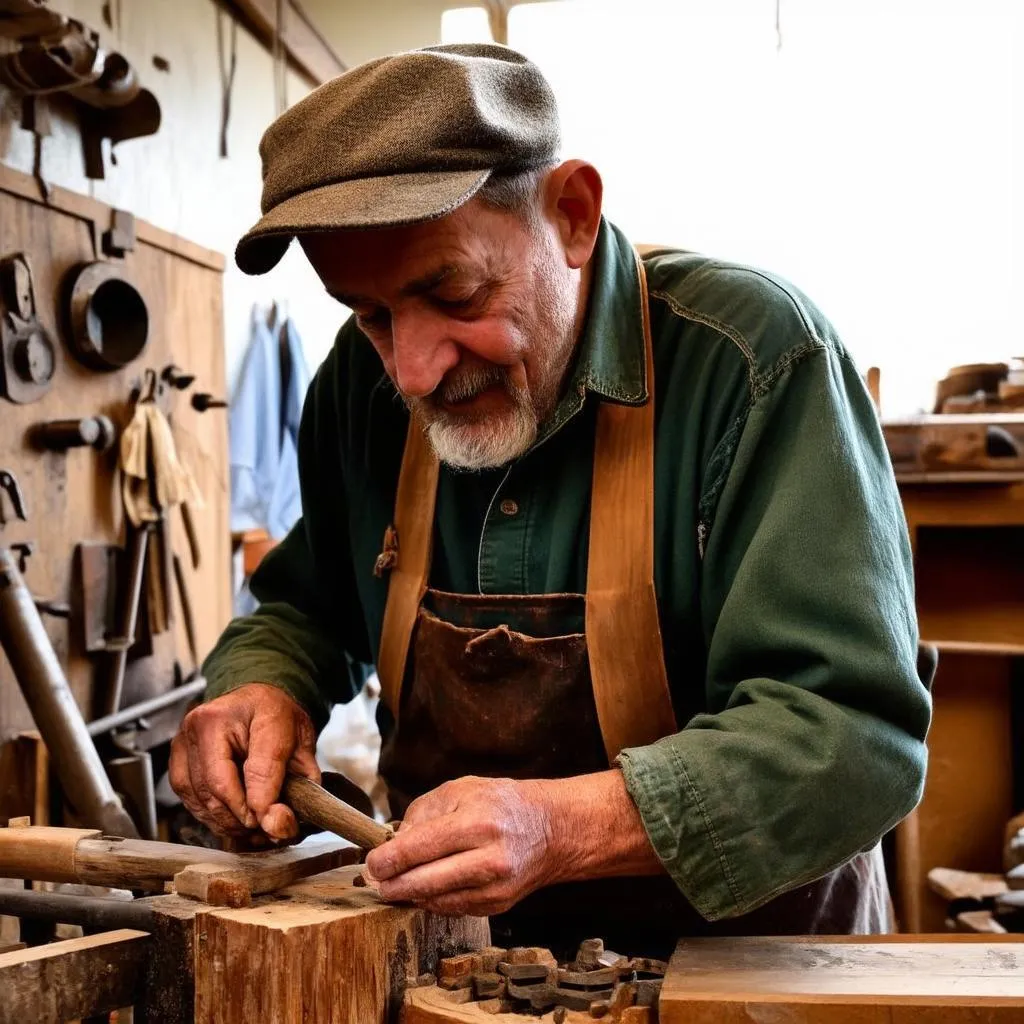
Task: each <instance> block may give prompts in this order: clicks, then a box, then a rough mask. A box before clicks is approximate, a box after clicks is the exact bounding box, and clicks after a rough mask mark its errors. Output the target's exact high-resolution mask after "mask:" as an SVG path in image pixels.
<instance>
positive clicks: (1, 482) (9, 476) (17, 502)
mask: <svg viewBox="0 0 1024 1024" xmlns="http://www.w3.org/2000/svg"><path fill="white" fill-rule="evenodd" d="M0 491H5V492H6V493H7V497H8V498H9V499H10V502H11V507H12V508H13V509H14V515H15V518H17V519H20V520H21V521H22V522H23V523H27V522H28V510H27V508H26V506H25V495H24V494H22V492H21V487H20V486H19V485H18V479H17V477H16V476H15V475H14V474H13V473H12V472H11V471H10V470H8V469H0ZM6 522H7V517H6V516H5V515H4V503H3V497H2V495H0V526H3V525H4V524H5V523H6Z"/></svg>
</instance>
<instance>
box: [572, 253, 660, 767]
mask: <svg viewBox="0 0 1024 1024" xmlns="http://www.w3.org/2000/svg"><path fill="white" fill-rule="evenodd" d="M636 266H637V273H638V275H639V278H640V306H641V310H642V317H643V330H644V351H645V353H646V365H647V391H648V398H647V402H646V403H645V404H644V405H641V406H627V405H614V404H612V403H610V402H604V403H602V404H601V408H600V409H599V411H598V415H597V437H596V442H595V445H594V483H593V492H592V496H591V499H590V550H589V554H588V561H587V604H586V633H587V651H588V653H589V657H590V674H591V678H592V679H593V685H594V702H595V704H596V705H597V717H598V721H599V722H600V725H601V736H602V738H603V739H604V745H605V750H606V751H607V753H608V760H609V762H611V761H612V760H614V758H615V757H616V756H617V755H618V754H619V752H620V751H621V750H622V749H623V748H624V747H632V746H643V745H645V744H648V743H653V742H654V741H655V740H658V739H661V737H663V736H668V735H670V734H671V733H674V732H676V731H677V726H676V717H675V712H674V711H673V709H672V701H671V698H670V696H669V689H668V675H667V673H666V671H665V657H664V653H663V650H662V645H661V628H660V626H659V623H658V602H657V598H656V596H655V591H654V352H653V344H652V341H651V324H650V313H649V310H648V299H647V276H646V274H645V272H644V265H643V263H642V262H641V260H640V258H639V256H637V258H636Z"/></svg>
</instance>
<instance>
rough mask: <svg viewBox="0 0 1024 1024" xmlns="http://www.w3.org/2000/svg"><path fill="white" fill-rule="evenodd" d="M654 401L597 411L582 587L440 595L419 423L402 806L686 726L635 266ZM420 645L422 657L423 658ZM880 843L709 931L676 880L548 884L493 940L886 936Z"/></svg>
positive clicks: (496, 925) (409, 482)
mask: <svg viewBox="0 0 1024 1024" xmlns="http://www.w3.org/2000/svg"><path fill="white" fill-rule="evenodd" d="M636 265H637V273H638V276H639V283H640V290H641V309H642V316H643V333H644V342H645V347H646V364H647V389H648V395H649V397H648V401H647V402H646V403H645V404H644V405H642V406H636V407H633V406H625V405H618V404H615V403H602V404H601V406H600V408H599V410H598V414H597V433H596V439H595V452H594V469H593V490H592V496H591V510H590V512H591V521H590V537H589V552H588V563H587V592H586V594H539V595H536V594H529V595H509V596H500V595H490V594H450V593H443V592H440V591H437V590H432V589H429V588H428V586H427V579H428V575H429V570H430V551H431V542H432V536H433V522H434V502H435V496H436V491H437V477H438V462H437V458H436V456H435V455H434V453H433V451H432V450H431V448H430V446H429V443H428V442H427V440H426V437H425V435H424V433H423V431H422V430H421V429H420V428H419V427H418V425H416V424H415V423H414V422H413V421H410V425H409V432H408V435H407V439H406V445H405V452H404V455H403V459H402V467H401V471H400V475H399V482H398V491H397V495H396V503H395V505H396V507H395V523H394V526H393V527H389V529H388V541H387V544H386V546H387V547H389V548H390V551H391V557H390V564H391V577H390V580H389V584H388V601H387V605H386V607H385V614H384V623H383V629H382V635H381V647H380V655H379V658H378V663H377V669H378V674H379V676H380V679H381V697H382V700H383V701H384V703H385V706H386V707H387V708H388V710H389V711H390V712H391V714H392V716H393V718H394V720H395V726H394V730H393V732H392V733H391V735H390V736H389V738H388V740H387V741H386V742H385V743H384V745H383V748H382V751H381V758H380V772H381V775H382V777H383V778H384V781H385V782H386V784H387V787H388V792H389V797H390V800H391V811H392V815H393V816H394V817H396V818H400V817H402V816H403V814H404V813H405V810H406V808H407V807H408V805H409V803H410V802H411V801H412V800H413V799H415V798H416V797H417V796H419V795H421V794H423V793H425V792H427V791H429V790H431V789H433V788H435V787H436V786H439V785H440V784H442V783H443V782H446V781H448V780H450V779H455V778H460V777H462V776H464V775H479V776H489V777H495V778H497V777H504V778H516V779H525V778H565V777H568V776H573V775H582V774H586V773H590V772H597V771H603V770H606V769H607V768H608V767H609V764H610V763H611V762H612V761H613V759H614V758H615V757H616V756H617V755H618V753H619V751H621V750H622V749H623V748H624V747H628V746H641V745H644V744H648V743H653V742H654V741H655V740H657V739H660V738H661V737H663V736H667V735H669V734H671V733H674V732H676V731H678V727H677V724H676V719H675V714H674V711H673V705H672V701H671V699H670V696H669V688H668V680H667V676H666V671H665V663H664V655H663V651H662V643H661V634H660V626H659V622H658V609H657V600H656V596H655V591H654V551H653V547H654V540H653V538H654V366H653V356H652V342H651V331H650V323H649V313H648V300H647V287H646V279H645V275H644V268H643V263H642V262H641V261H640V259H639V257H638V258H637V261H636ZM410 654H411V657H410ZM887 907H888V893H887V889H886V885H885V876H884V867H883V865H882V859H881V854H880V850H879V849H878V848H877V847H876V848H875V849H874V850H873V851H871V852H870V853H866V854H860V855H858V856H856V857H854V858H853V860H851V861H850V862H848V863H847V864H845V865H843V866H842V867H840V868H838V869H837V870H835V871H833V872H832V873H831V874H829V875H827V876H826V877H824V878H822V879H819V880H818V881H816V882H814V883H812V884H810V885H807V886H803V887H801V888H799V889H796V890H793V891H790V892H788V893H785V894H784V895H782V896H779V897H777V898H776V899H774V900H772V901H771V902H770V903H768V904H766V905H765V906H763V907H761V908H760V909H758V910H756V911H754V912H752V913H750V914H747V915H744V916H742V917H738V918H733V919H730V920H726V921H720V922H716V923H714V924H711V923H709V922H707V921H706V920H705V919H704V918H702V917H701V916H700V914H699V913H697V912H696V911H695V910H694V908H693V907H692V906H691V905H690V904H689V903H688V902H687V900H686V899H685V898H684V897H683V895H682V893H681V892H680V890H679V889H678V887H677V886H676V885H675V884H674V883H673V882H672V881H671V879H670V878H669V877H668V876H667V875H660V876H650V877H628V878H610V879H599V880H594V881H587V882H577V883H569V884H562V885H555V886H551V887H548V888H545V889H541V890H538V891H537V892H535V893H532V894H530V895H529V896H527V897H526V898H525V899H523V900H522V901H521V902H520V903H519V904H517V905H516V906H515V907H513V908H512V909H511V910H510V911H508V912H507V913H506V914H502V915H500V916H499V917H495V918H492V920H491V926H492V932H493V937H494V941H495V942H497V943H499V944H509V945H541V946H547V947H549V948H551V949H552V950H553V951H555V952H556V955H563V956H568V955H570V954H571V953H573V952H574V951H575V948H576V946H577V944H578V943H579V941H580V940H581V939H583V938H587V937H590V936H600V937H602V938H604V939H605V941H606V943H607V944H608V946H609V948H612V949H616V950H619V951H622V952H625V953H629V954H631V955H648V956H659V957H665V956H667V955H668V954H669V953H670V952H671V950H672V949H673V948H674V946H675V943H676V940H677V939H678V938H679V937H680V936H684V935H685V936H696V935H722V934H733V935H765V934H813V933H824V934H829V933H832V934H839V933H862V932H873V931H882V930H885V926H886V918H887Z"/></svg>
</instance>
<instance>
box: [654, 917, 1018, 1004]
mask: <svg viewBox="0 0 1024 1024" xmlns="http://www.w3.org/2000/svg"><path fill="white" fill-rule="evenodd" d="M897 938H902V937H897ZM963 938H965V939H967V938H969V939H971V940H975V941H967V942H963V941H961V939H960V937H953V936H950V937H947V938H946V939H945V941H932V942H905V941H903V942H900V941H882V942H873V941H872V940H871V939H870V938H868V937H859V938H858V940H857V941H846V942H842V941H839V942H836V941H832V940H831V939H829V938H814V937H804V938H796V939H787V938H750V939H694V940H684V941H683V942H681V943H680V944H679V946H678V947H677V949H676V952H675V955H674V956H673V957H672V962H671V964H670V965H669V970H668V974H667V975H666V976H665V982H664V986H663V988H662V994H661V1002H660V1004H659V1020H660V1022H661V1024H684V1022H685V1024H740V1022H744V1024H747V1022H749V1021H751V1020H785V1021H786V1022H787V1024H939V1022H941V1024H961V1022H962V1024H968V1022H969V1024H1010V1022H1011V1021H1020V1020H1022V1019H1024V946H1022V945H1021V944H1020V942H1019V941H1017V940H1016V938H1017V937H1012V938H1011V936H1003V937H999V938H996V937H992V936H985V937H984V939H983V941H977V940H978V939H980V938H982V937H980V936H970V937H968V936H964V937H963Z"/></svg>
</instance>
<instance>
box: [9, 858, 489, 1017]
mask: <svg viewBox="0 0 1024 1024" xmlns="http://www.w3.org/2000/svg"><path fill="white" fill-rule="evenodd" d="M359 870H360V869H359V867H358V866H352V867H347V868H339V869H337V870H334V871H328V872H324V873H323V874H321V875H316V876H314V877H313V878H309V879H306V880H305V881H302V882H298V883H296V884H294V885H291V886H289V887H288V888H286V889H282V890H280V891H279V892H276V893H273V894H272V895H270V896H265V897H260V898H257V899H255V900H254V901H253V904H252V906H250V907H246V908H244V909H239V910H232V909H227V908H223V907H210V906H207V905H206V904H204V903H199V902H196V901H194V900H189V899H186V898H184V897H181V896H173V895H172V896H154V897H150V898H148V899H146V900H142V901H140V902H142V903H143V904H146V905H150V906H152V907H153V909H154V910H155V911H156V913H155V920H154V930H153V932H152V934H149V935H147V934H146V933H145V932H139V931H132V930H127V929H123V930H120V931H115V932H105V933H103V934H102V935H97V936H90V937H87V938H85V939H81V940H77V939H76V940H71V941H70V942H64V943H55V944H53V945H50V946H40V947H35V948H34V949H24V950H18V951H15V952H11V953H5V954H0V992H2V993H3V998H2V999H0V1024H5V1022H7V1021H11V1022H12V1024H13V1022H17V1024H23V1022H25V1021H29V1020H33V1021H35V1020H65V1019H68V1018H72V1017H79V1016H81V1017H84V1016H87V1015H92V1014H97V1013H103V1012H108V1011H109V1010H112V1009H115V1008H117V1007H119V1006H125V1005H129V1004H134V1005H135V1006H136V1007H137V1010H138V1014H137V1017H136V1020H144V1021H146V1022H147V1024H188V1022H191V1021H193V1020H195V1021H197V1022H199V1024H239V1022H252V1024H256V1022H259V1024H264V1022H267V1024H270V1022H273V1024H307V1022H309V1024H312V1022H324V1024H327V1022H334V1021H337V1022H341V1021H346V1022H349V1021H350V1022H352V1024H356V1022H358V1024H388V1022H391V1021H394V1020H395V1018H396V1017H397V1014H398V1008H399V1006H400V1005H401V1001H402V997H403V995H404V991H405V988H406V984H407V981H408V980H409V979H413V978H415V977H416V976H417V975H419V974H422V973H423V972H425V971H432V970H434V969H435V968H436V964H437V961H438V959H439V958H440V957H444V956H452V955H454V954H456V953H460V952H465V951H467V950H474V949H480V948H482V947H484V946H486V945H487V944H488V942H489V939H490V929H489V927H488V924H487V920H486V918H470V917H464V918H447V917H438V916H435V915H433V914H428V913H426V912H425V911H422V910H417V909H415V908H414V907H409V906H404V907H396V906H391V905H388V904H385V903H382V902H381V901H380V900H379V899H378V898H377V896H376V893H375V892H374V891H373V890H372V889H367V888H359V887H356V886H354V885H353V878H354V876H355V875H356V874H357V873H358V871H359ZM90 978H91V979H92V983H91V984H90V983H89V979H90ZM101 982H102V984H101ZM97 1000H99V1001H98V1002H97Z"/></svg>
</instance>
